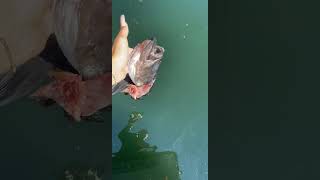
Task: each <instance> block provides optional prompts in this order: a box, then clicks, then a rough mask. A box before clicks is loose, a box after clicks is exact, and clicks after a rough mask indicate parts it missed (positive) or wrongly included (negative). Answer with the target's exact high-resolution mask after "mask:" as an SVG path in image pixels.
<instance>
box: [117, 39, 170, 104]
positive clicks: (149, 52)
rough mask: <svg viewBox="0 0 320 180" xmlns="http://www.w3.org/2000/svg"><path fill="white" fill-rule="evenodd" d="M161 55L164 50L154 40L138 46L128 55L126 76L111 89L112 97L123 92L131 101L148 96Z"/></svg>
mask: <svg viewBox="0 0 320 180" xmlns="http://www.w3.org/2000/svg"><path fill="white" fill-rule="evenodd" d="M163 54H164V48H163V47H161V46H158V45H157V42H156V39H155V38H152V39H148V40H145V41H143V42H142V43H140V44H138V45H137V46H136V47H135V48H134V49H133V51H132V52H131V54H130V58H129V61H128V76H127V77H126V78H125V79H124V80H123V81H121V82H120V83H118V84H117V85H115V86H114V87H112V92H113V95H114V94H116V93H119V92H124V93H128V94H129V95H130V96H131V97H132V98H133V99H139V98H141V97H142V96H145V95H146V94H148V93H149V91H150V90H151V88H152V86H153V84H154V82H155V80H156V75H157V72H158V70H159V67H160V64H161V60H162V57H163Z"/></svg>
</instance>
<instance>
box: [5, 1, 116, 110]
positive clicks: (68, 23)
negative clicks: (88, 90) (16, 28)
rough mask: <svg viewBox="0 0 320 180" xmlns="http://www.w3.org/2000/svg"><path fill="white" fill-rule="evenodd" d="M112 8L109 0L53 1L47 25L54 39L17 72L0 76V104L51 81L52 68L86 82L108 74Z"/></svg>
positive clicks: (16, 98) (109, 69)
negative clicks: (50, 72) (77, 76)
mask: <svg viewBox="0 0 320 180" xmlns="http://www.w3.org/2000/svg"><path fill="white" fill-rule="evenodd" d="M111 8H112V6H111V0H92V1H87V0H79V1H74V0H55V1H52V6H50V12H52V14H51V15H52V17H53V18H52V21H51V19H50V21H49V22H48V23H47V24H48V26H52V28H50V29H52V30H53V31H52V33H53V34H54V36H55V37H54V39H52V38H49V40H48V42H47V46H46V47H45V48H44V50H43V51H42V52H41V53H40V54H39V55H38V56H36V57H33V58H30V59H29V60H27V61H26V62H25V63H24V64H22V65H18V66H17V70H16V72H14V73H13V72H11V71H10V72H8V73H3V74H0V105H6V104H8V103H10V102H13V101H15V100H18V99H20V98H22V97H25V96H28V95H30V94H31V92H32V91H34V90H35V89H37V88H39V87H41V86H42V85H43V83H44V82H48V80H50V77H49V76H48V75H47V73H48V71H50V70H54V69H55V68H58V69H60V70H63V71H67V72H71V73H74V74H79V75H80V76H81V77H82V78H84V79H87V80H90V79H94V78H96V77H98V76H101V75H103V74H106V73H110V74H111V67H112V66H111V51H108V49H111V47H112V37H111V36H109V35H108V34H111V32H112V24H111V22H112V13H111ZM40 51H41V50H40ZM40 51H39V52H40ZM106 83H109V82H106ZM110 89H111V79H110Z"/></svg>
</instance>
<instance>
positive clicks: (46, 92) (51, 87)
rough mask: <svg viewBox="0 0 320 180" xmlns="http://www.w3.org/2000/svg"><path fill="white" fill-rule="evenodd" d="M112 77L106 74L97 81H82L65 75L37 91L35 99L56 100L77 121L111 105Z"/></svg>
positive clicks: (78, 77)
mask: <svg viewBox="0 0 320 180" xmlns="http://www.w3.org/2000/svg"><path fill="white" fill-rule="evenodd" d="M111 78H112V76H111V74H110V73H107V74H104V75H102V76H100V77H98V78H96V79H92V80H87V81H82V80H81V77H80V76H79V75H76V74H71V73H65V75H64V76H63V77H58V78H56V79H55V80H54V81H53V82H51V83H50V84H48V85H46V86H44V87H42V88H40V89H39V90H37V91H36V92H35V93H34V94H33V95H32V96H33V97H44V98H50V99H53V100H55V101H56V102H57V103H58V104H59V105H60V106H62V107H63V108H64V109H65V111H66V112H68V113H69V114H70V115H71V116H72V117H73V118H74V119H76V120H77V121H80V120H81V116H89V115H91V114H93V113H95V112H97V111H98V110H99V109H102V108H104V107H106V106H108V105H110V104H111V97H112V88H111V86H112V83H111V80H112V79H111Z"/></svg>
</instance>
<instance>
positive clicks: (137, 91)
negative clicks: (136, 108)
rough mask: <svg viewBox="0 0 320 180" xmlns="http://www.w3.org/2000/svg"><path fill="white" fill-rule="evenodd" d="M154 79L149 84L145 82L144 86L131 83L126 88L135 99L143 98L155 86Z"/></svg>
mask: <svg viewBox="0 0 320 180" xmlns="http://www.w3.org/2000/svg"><path fill="white" fill-rule="evenodd" d="M153 83H154V81H152V82H151V83H149V84H145V85H143V86H140V87H138V86H136V85H133V84H130V85H129V86H128V88H127V89H126V90H125V92H127V93H128V94H129V95H130V96H131V97H132V98H133V99H135V100H137V99H139V98H141V97H142V96H144V95H146V94H148V93H149V91H150V89H151V88H152V86H153Z"/></svg>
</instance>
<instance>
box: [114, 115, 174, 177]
mask: <svg viewBox="0 0 320 180" xmlns="http://www.w3.org/2000/svg"><path fill="white" fill-rule="evenodd" d="M140 119H142V114H141V113H138V112H134V113H132V114H131V115H130V118H129V121H128V124H127V126H126V127H125V128H124V129H122V130H121V131H120V133H119V134H118V137H119V139H120V141H121V144H122V146H121V148H120V150H119V151H118V152H117V153H114V154H113V157H112V179H119V180H123V179H139V180H144V179H145V180H150V179H152V180H156V179H159V180H160V179H161V180H166V179H172V180H178V179H180V178H179V167H178V161H177V155H176V153H175V152H170V151H167V152H156V150H157V146H152V145H150V144H148V143H147V142H146V140H147V138H148V131H147V130H146V129H141V130H139V131H138V132H132V128H133V127H134V124H135V123H136V122H137V121H138V120H140Z"/></svg>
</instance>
